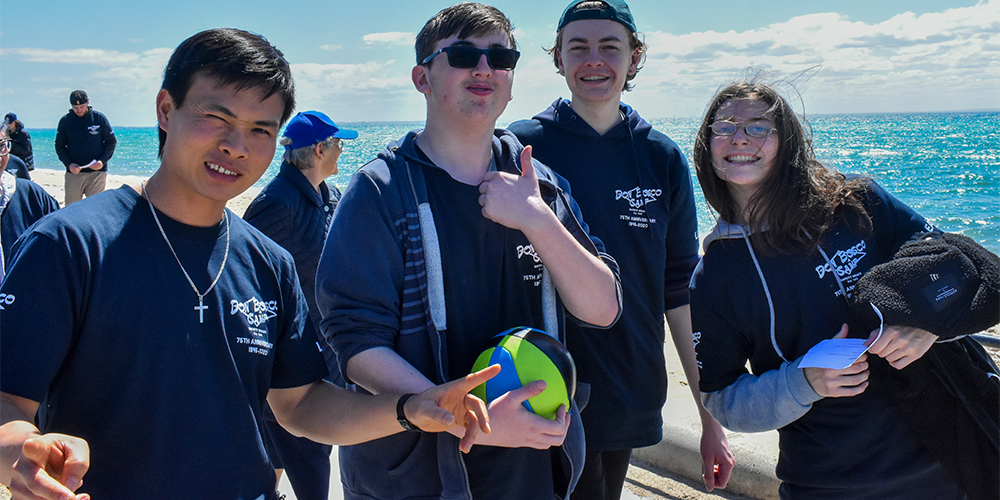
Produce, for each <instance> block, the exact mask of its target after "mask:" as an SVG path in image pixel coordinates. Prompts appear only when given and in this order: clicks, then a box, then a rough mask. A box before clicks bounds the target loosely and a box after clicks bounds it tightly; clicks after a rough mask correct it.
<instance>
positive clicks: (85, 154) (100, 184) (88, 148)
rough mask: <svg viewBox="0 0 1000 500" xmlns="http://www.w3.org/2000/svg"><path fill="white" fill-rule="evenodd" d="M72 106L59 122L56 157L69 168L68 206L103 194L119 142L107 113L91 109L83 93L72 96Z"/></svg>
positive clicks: (81, 91) (80, 91) (67, 179)
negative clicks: (110, 163) (110, 164)
mask: <svg viewBox="0 0 1000 500" xmlns="http://www.w3.org/2000/svg"><path fill="white" fill-rule="evenodd" d="M69 103H70V104H71V105H72V106H73V107H72V109H70V110H69V112H68V113H66V115H65V116H63V117H62V118H60V119H59V126H58V128H56V141H55V146H56V155H57V156H58V157H59V161H61V162H62V164H63V165H65V166H66V193H65V195H66V203H65V204H66V205H69V204H70V203H74V202H77V201H80V200H82V199H83V197H84V196H93V195H95V194H97V193H100V192H101V191H104V186H105V183H106V182H107V178H108V161H110V160H111V156H112V155H114V154H115V146H116V145H117V144H118V139H117V138H116V137H115V131H114V130H112V129H111V122H109V121H108V117H106V116H104V113H101V112H100V111H97V110H95V109H94V108H93V107H91V106H90V98H89V97H87V93H86V92H84V91H83V90H74V91H73V92H72V93H70V95H69Z"/></svg>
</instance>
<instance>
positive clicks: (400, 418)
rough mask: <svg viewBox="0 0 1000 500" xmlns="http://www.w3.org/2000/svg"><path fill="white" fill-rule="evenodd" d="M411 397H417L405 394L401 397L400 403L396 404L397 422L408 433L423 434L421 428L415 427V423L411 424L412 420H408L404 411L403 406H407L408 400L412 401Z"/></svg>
mask: <svg viewBox="0 0 1000 500" xmlns="http://www.w3.org/2000/svg"><path fill="white" fill-rule="evenodd" d="M411 396H415V394H403V395H402V396H400V397H399V401H397V402H396V421H397V422H399V425H401V426H403V429H404V430H406V431H407V432H423V431H422V430H420V427H417V426H416V425H413V422H410V419H408V418H406V412H404V411H403V405H405V404H406V400H407V399H410V397H411Z"/></svg>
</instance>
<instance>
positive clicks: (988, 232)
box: [29, 112, 1000, 253]
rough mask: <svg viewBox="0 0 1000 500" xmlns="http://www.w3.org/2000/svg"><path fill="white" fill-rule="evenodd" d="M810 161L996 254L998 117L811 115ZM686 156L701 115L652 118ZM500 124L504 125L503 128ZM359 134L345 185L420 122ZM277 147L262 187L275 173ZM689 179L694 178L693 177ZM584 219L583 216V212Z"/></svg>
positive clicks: (150, 142) (141, 163)
mask: <svg viewBox="0 0 1000 500" xmlns="http://www.w3.org/2000/svg"><path fill="white" fill-rule="evenodd" d="M809 120H810V124H811V126H812V131H813V141H814V147H815V149H816V154H817V156H818V157H819V158H820V159H821V160H822V161H824V162H827V163H828V164H830V165H832V166H834V167H836V168H837V169H839V170H840V171H842V172H845V173H847V172H852V173H860V174H866V175H869V176H871V177H873V178H875V179H876V180H877V181H878V182H879V183H880V184H881V185H882V186H884V187H885V188H886V189H887V190H889V192H891V193H893V194H894V195H895V196H896V197H897V198H899V199H900V200H902V201H903V202H905V203H907V204H908V205H910V206H911V207H913V208H914V209H915V210H916V211H917V212H919V213H921V214H922V215H924V216H925V217H927V218H928V219H930V221H931V222H932V223H934V224H935V225H937V226H938V227H940V228H941V229H943V230H946V231H951V232H959V233H963V234H965V235H967V236H969V237H971V238H973V239H975V240H976V241H978V242H980V243H981V244H982V245H983V246H985V247H987V248H989V249H990V250H992V251H993V252H996V253H1000V112H962V113H917V114H853V115H814V116H811V117H810V118H809ZM650 122H651V123H652V124H653V126H654V127H656V128H657V129H659V130H660V131H662V132H664V133H666V134H667V135H669V136H670V137H671V138H672V139H673V140H674V141H675V142H677V144H678V145H679V146H680V147H681V149H682V150H683V151H684V152H685V153H686V154H688V155H690V151H691V147H692V144H693V143H694V131H695V129H696V128H697V126H698V124H699V119H698V118H670V119H654V120H650ZM503 125H505V124H503ZM341 126H343V127H345V128H349V129H354V130H357V131H358V132H359V133H360V136H359V137H358V139H356V140H353V141H347V144H348V146H347V147H346V149H345V151H344V153H343V155H342V156H341V159H340V162H339V163H340V173H339V174H337V175H336V176H334V177H333V178H331V179H330V181H331V182H334V183H336V184H337V185H339V186H341V188H343V187H344V186H346V185H347V183H348V181H349V180H350V177H351V175H352V174H354V172H355V171H357V169H358V167H360V166H361V165H363V164H364V163H365V162H367V161H368V160H370V159H372V158H374V157H375V155H376V154H377V153H378V151H379V150H380V149H382V148H383V147H385V145H386V144H387V143H389V142H391V141H393V140H396V139H398V138H399V137H401V136H402V135H403V134H405V133H406V132H407V131H409V130H412V129H416V128H420V127H421V126H422V124H421V123H419V122H389V123H368V122H366V123H343V124H341ZM29 132H30V133H31V138H32V145H33V148H34V153H35V166H36V168H53V169H58V170H62V166H61V164H60V163H59V160H58V158H56V155H55V149H54V146H53V144H54V141H55V130H53V129H35V130H31V129H29ZM115 133H116V135H117V136H118V147H117V149H116V150H115V155H114V157H113V158H112V160H111V162H110V164H111V173H114V174H125V175H143V176H148V175H150V174H152V173H153V172H154V171H155V170H156V168H157V166H159V161H158V160H157V158H156V151H157V130H156V128H153V127H150V128H116V129H115ZM282 151H283V149H282V148H280V147H279V148H278V150H277V152H276V155H275V159H274V161H273V162H272V164H271V168H269V169H268V171H267V173H265V174H264V176H263V178H261V180H260V181H259V182H258V185H259V186H263V185H265V184H267V182H268V181H269V180H270V179H271V178H272V177H274V175H275V174H276V173H277V170H278V165H279V164H280V155H281V153H282ZM691 175H692V179H695V178H694V172H693V171H692V173H691ZM695 194H696V197H697V198H696V203H697V204H698V209H699V214H698V217H699V224H700V230H701V233H702V234H703V235H704V234H705V233H707V232H708V230H709V229H710V227H711V226H712V223H713V219H712V216H711V213H710V211H709V208H708V206H707V204H706V203H705V201H704V198H703V197H702V196H701V191H700V189H699V188H698V183H697V179H695ZM584 217H586V214H584Z"/></svg>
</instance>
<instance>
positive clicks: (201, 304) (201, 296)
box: [142, 181, 229, 323]
mask: <svg viewBox="0 0 1000 500" xmlns="http://www.w3.org/2000/svg"><path fill="white" fill-rule="evenodd" d="M142 196H143V198H146V203H148V204H149V213H151V214H153V220H154V221H156V227H158V228H159V229H160V235H161V236H163V241H166V242H167V248H169V249H170V253H172V254H174V259H175V260H177V265H178V266H180V268H181V272H182V273H184V277H185V278H187V282H188V284H189V285H191V289H192V290H194V293H195V295H197V296H198V305H197V306H195V308H194V310H195V311H198V322H199V323H204V322H205V309H208V306H206V305H205V296H206V295H208V294H210V293H212V289H213V288H215V285H216V284H217V283H218V282H219V278H221V277H222V270H223V269H225V268H226V259H228V258H229V212H228V211H226V210H223V212H222V215H223V217H224V218H225V219H226V253H225V254H223V255H222V265H221V266H219V273H218V274H216V275H215V280H214V281H212V284H211V285H209V286H208V290H205V293H201V291H199V290H198V287H196V286H194V281H192V280H191V276H188V272H187V270H186V269H184V264H181V259H180V257H177V252H175V251H174V246H173V245H171V244H170V239H169V238H167V233H166V231H164V230H163V225H161V224H160V219H159V217H157V216H156V209H155V208H153V202H152V201H150V199H149V194H147V193H146V182H145V181H143V183H142Z"/></svg>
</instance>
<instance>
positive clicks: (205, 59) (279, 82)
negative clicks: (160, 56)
mask: <svg viewBox="0 0 1000 500" xmlns="http://www.w3.org/2000/svg"><path fill="white" fill-rule="evenodd" d="M195 76H207V77H210V78H213V79H215V81H216V82H217V83H218V84H219V85H220V86H228V85H233V86H235V87H236V90H238V91H239V90H247V89H257V90H260V91H261V92H262V93H263V96H264V97H263V98H264V99H267V98H269V97H271V96H272V95H274V94H278V95H279V96H281V99H282V100H283V101H284V102H285V110H284V113H283V114H282V116H281V124H282V125H284V123H285V122H287V121H288V118H289V117H291V116H292V110H293V109H295V82H294V80H292V70H291V67H290V66H289V64H288V61H287V60H285V56H284V54H282V53H281V51H280V50H278V48H277V47H275V46H274V45H271V43H270V42H268V41H267V39H265V38H264V37H262V36H260V35H257V34H254V33H250V32H249V31H243V30H239V29H232V28H217V29H210V30H205V31H202V32H200V33H197V34H195V35H193V36H191V37H190V38H188V39H187V40H184V41H183V42H181V44H180V45H178V46H177V49H175V50H174V53H173V55H171V56H170V60H169V61H168V62H167V67H166V69H164V70H163V85H162V86H161V87H160V88H161V89H163V90H166V91H167V92H168V93H169V94H170V99H171V100H173V102H174V104H175V105H176V107H178V108H179V107H181V106H183V104H184V99H185V98H186V97H187V93H188V90H190V89H191V85H192V83H193V82H194V78H195ZM166 139H167V133H166V132H165V131H163V130H162V129H161V130H160V154H161V155H162V154H163V145H164V142H165V141H166Z"/></svg>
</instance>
